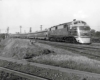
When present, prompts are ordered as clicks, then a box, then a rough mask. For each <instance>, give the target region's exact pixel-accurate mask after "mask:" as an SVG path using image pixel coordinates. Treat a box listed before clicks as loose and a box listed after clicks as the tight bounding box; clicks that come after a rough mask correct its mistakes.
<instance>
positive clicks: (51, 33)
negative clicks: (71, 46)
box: [16, 20, 91, 44]
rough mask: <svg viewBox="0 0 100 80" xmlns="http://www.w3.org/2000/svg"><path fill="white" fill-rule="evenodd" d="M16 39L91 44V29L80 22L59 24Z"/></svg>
mask: <svg viewBox="0 0 100 80" xmlns="http://www.w3.org/2000/svg"><path fill="white" fill-rule="evenodd" d="M16 37H21V38H29V39H41V40H50V41H64V42H70V43H82V44H91V28H90V27H89V25H88V24H87V23H86V22H84V21H82V20H73V21H71V22H67V23H63V24H59V25H55V26H52V27H50V28H49V29H47V30H45V31H39V32H34V33H27V34H25V35H24V34H23V35H20V36H18V35H16Z"/></svg>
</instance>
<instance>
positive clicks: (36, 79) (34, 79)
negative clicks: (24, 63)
mask: <svg viewBox="0 0 100 80" xmlns="http://www.w3.org/2000/svg"><path fill="white" fill-rule="evenodd" d="M0 71H5V72H7V73H12V74H14V75H17V76H20V77H23V78H26V79H29V80H50V79H47V78H43V77H40V76H35V75H30V74H26V73H23V72H19V71H15V70H11V69H7V68H4V67H0Z"/></svg>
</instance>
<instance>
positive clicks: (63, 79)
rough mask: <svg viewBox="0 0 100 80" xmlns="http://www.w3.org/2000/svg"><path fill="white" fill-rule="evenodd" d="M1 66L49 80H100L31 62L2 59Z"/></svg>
mask: <svg viewBox="0 0 100 80" xmlns="http://www.w3.org/2000/svg"><path fill="white" fill-rule="evenodd" d="M0 66H3V67H6V68H9V69H13V70H16V71H20V72H24V73H28V74H31V75H37V76H41V77H45V78H48V79H49V80H99V79H97V78H93V77H89V76H84V75H77V74H74V73H67V72H66V73H65V72H61V71H58V70H52V69H47V68H41V67H37V66H32V65H31V64H26V65H23V64H18V63H13V62H9V61H4V60H0Z"/></svg>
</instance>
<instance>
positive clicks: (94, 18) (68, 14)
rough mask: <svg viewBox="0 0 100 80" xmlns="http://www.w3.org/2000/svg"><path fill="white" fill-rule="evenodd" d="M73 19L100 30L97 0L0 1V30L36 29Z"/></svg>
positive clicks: (24, 30)
mask: <svg viewBox="0 0 100 80" xmlns="http://www.w3.org/2000/svg"><path fill="white" fill-rule="evenodd" d="M73 19H76V20H83V21H85V22H87V24H88V25H89V26H90V27H91V29H95V30H96V31H100V0H0V32H1V33H2V32H7V27H9V32H10V33H16V32H20V26H21V27H22V28H21V32H22V33H24V32H26V33H27V32H29V29H30V27H32V32H35V31H40V25H42V27H43V30H44V29H46V28H50V27H51V26H54V25H58V24H61V23H65V22H70V21H72V20H73Z"/></svg>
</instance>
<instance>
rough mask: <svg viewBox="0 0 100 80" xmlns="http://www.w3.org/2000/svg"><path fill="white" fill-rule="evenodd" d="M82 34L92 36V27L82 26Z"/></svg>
mask: <svg viewBox="0 0 100 80" xmlns="http://www.w3.org/2000/svg"><path fill="white" fill-rule="evenodd" d="M79 30H80V36H90V27H89V26H80V27H79Z"/></svg>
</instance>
